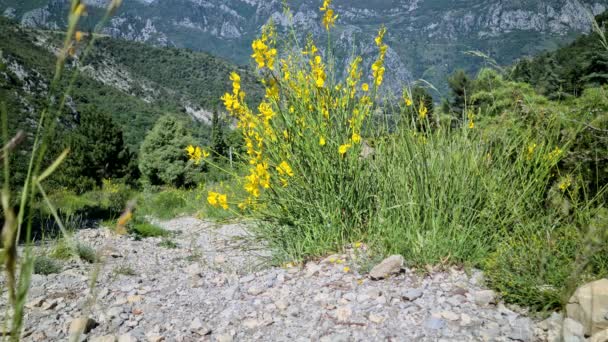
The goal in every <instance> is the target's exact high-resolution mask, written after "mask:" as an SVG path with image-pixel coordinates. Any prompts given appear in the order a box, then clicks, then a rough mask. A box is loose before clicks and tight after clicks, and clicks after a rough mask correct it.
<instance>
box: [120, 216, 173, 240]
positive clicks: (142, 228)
mask: <svg viewBox="0 0 608 342" xmlns="http://www.w3.org/2000/svg"><path fill="white" fill-rule="evenodd" d="M129 232H130V233H131V234H133V235H135V236H136V237H138V238H148V237H165V236H169V233H170V232H169V231H168V230H165V229H163V228H161V227H159V226H156V225H153V224H151V223H148V222H141V221H138V220H135V222H132V223H130V224H129Z"/></svg>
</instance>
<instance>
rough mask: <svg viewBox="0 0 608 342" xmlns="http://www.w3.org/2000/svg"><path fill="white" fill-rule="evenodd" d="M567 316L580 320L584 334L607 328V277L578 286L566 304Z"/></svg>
mask: <svg viewBox="0 0 608 342" xmlns="http://www.w3.org/2000/svg"><path fill="white" fill-rule="evenodd" d="M566 311H567V313H568V317H569V318H571V319H573V320H576V321H578V322H580V323H581V324H582V326H583V329H584V333H585V335H586V336H591V335H593V334H596V333H598V332H601V331H602V330H605V329H608V279H600V280H597V281H594V282H592V283H589V284H586V285H583V286H581V287H579V288H578V289H577V290H576V291H575V292H574V295H572V297H571V298H570V300H569V301H568V305H567V306H566Z"/></svg>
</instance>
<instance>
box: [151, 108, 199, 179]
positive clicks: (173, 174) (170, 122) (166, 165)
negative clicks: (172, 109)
mask: <svg viewBox="0 0 608 342" xmlns="http://www.w3.org/2000/svg"><path fill="white" fill-rule="evenodd" d="M192 144H193V139H192V137H191V136H190V134H189V133H188V131H187V130H186V128H185V127H184V124H183V123H182V122H180V121H179V120H177V119H175V118H174V117H172V116H169V115H167V116H163V117H162V118H160V119H159V120H158V121H157V122H156V124H155V125H154V128H153V129H152V130H151V131H150V133H148V135H147V136H146V138H145V139H144V141H143V143H142V145H141V150H140V154H139V170H140V171H141V174H142V176H143V179H144V181H145V182H147V183H148V184H151V185H170V186H174V187H184V186H186V187H189V186H193V185H195V184H196V183H197V180H198V179H199V178H200V176H199V174H200V171H201V169H200V167H198V166H197V165H195V163H192V162H188V157H187V156H186V154H185V153H184V149H185V148H186V147H187V146H189V145H192Z"/></svg>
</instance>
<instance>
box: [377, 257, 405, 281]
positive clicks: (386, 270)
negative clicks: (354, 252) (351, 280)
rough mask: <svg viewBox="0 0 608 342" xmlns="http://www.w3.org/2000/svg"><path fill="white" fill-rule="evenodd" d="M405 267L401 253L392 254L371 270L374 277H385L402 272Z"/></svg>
mask: <svg viewBox="0 0 608 342" xmlns="http://www.w3.org/2000/svg"><path fill="white" fill-rule="evenodd" d="M402 268H403V257H402V256H401V255H391V256H390V257H388V258H386V259H384V260H382V262H381V263H379V264H378V265H376V266H374V268H372V270H371V271H370V272H369V276H370V277H371V278H372V279H384V278H386V277H388V276H390V275H393V274H397V273H399V272H401V269H402Z"/></svg>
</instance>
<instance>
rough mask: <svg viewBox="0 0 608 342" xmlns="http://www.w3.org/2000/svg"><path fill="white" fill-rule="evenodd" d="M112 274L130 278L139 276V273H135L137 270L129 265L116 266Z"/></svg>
mask: <svg viewBox="0 0 608 342" xmlns="http://www.w3.org/2000/svg"><path fill="white" fill-rule="evenodd" d="M112 273H114V275H115V276H119V275H124V276H128V277H133V276H136V275H137V272H135V270H134V269H133V268H132V267H131V266H128V265H119V266H116V267H114V269H113V270H112Z"/></svg>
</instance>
